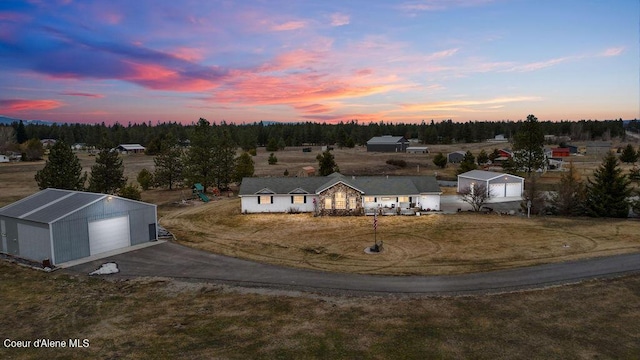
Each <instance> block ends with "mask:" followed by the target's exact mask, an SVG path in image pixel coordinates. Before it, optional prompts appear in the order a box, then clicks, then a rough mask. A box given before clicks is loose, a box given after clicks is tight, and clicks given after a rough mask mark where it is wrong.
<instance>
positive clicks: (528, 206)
mask: <svg viewBox="0 0 640 360" xmlns="http://www.w3.org/2000/svg"><path fill="white" fill-rule="evenodd" d="M530 217H531V200H527V219H528V218H530Z"/></svg>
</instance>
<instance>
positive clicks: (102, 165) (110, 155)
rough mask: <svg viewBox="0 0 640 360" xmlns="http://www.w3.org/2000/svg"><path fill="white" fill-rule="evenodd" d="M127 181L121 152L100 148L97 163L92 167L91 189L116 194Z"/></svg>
mask: <svg viewBox="0 0 640 360" xmlns="http://www.w3.org/2000/svg"><path fill="white" fill-rule="evenodd" d="M126 183H127V178H126V177H125V176H124V165H123V164H122V158H121V157H120V154H118V152H117V151H112V150H111V149H109V148H104V149H102V150H100V152H99V153H98V155H97V156H96V163H95V164H94V165H93V166H92V167H91V177H90V178H89V191H92V192H97V193H103V194H116V193H117V192H118V190H120V188H122V187H123V186H124V185H126Z"/></svg>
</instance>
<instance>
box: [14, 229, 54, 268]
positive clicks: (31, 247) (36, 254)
mask: <svg viewBox="0 0 640 360" xmlns="http://www.w3.org/2000/svg"><path fill="white" fill-rule="evenodd" d="M18 247H19V251H20V256H21V257H23V258H25V259H30V260H36V261H42V260H44V259H51V239H50V238H49V228H48V227H47V226H44V227H43V226H32V225H27V224H21V223H18Z"/></svg>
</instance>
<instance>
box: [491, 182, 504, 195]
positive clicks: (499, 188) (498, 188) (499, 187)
mask: <svg viewBox="0 0 640 360" xmlns="http://www.w3.org/2000/svg"><path fill="white" fill-rule="evenodd" d="M489 189H490V190H491V197H504V184H491V185H489Z"/></svg>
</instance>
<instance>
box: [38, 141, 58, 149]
mask: <svg viewBox="0 0 640 360" xmlns="http://www.w3.org/2000/svg"><path fill="white" fill-rule="evenodd" d="M40 142H41V143H42V147H45V148H46V147H52V146H53V145H55V144H56V142H57V140H56V139H42V140H40Z"/></svg>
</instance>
